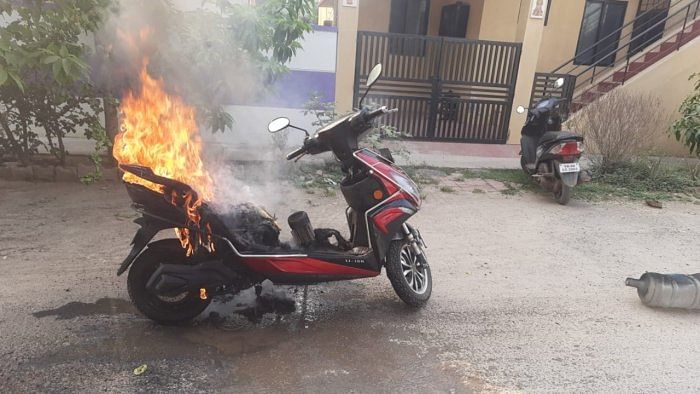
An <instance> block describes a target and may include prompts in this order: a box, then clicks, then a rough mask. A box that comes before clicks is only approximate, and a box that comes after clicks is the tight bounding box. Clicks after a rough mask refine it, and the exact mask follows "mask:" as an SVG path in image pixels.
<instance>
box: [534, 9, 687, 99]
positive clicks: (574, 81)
mask: <svg viewBox="0 0 700 394" xmlns="http://www.w3.org/2000/svg"><path fill="white" fill-rule="evenodd" d="M681 3H685V4H683V5H680V4H681ZM675 7H678V8H677V9H676V10H674V11H673V12H671V10H672V9H673V8H675ZM699 9H700V0H678V1H677V2H675V3H673V4H672V5H670V6H669V13H668V15H667V16H666V17H664V18H663V19H660V20H656V22H655V23H654V24H653V25H651V26H649V23H650V22H653V21H654V20H653V19H652V20H649V21H644V22H643V23H642V24H641V25H639V26H638V27H637V29H636V31H635V29H632V31H630V32H628V33H626V34H625V35H623V36H621V37H620V38H619V39H618V40H613V41H612V42H610V43H608V44H607V45H606V46H605V47H603V48H602V51H601V48H599V45H600V44H601V43H602V42H605V40H607V39H610V38H612V37H615V36H616V35H617V34H619V33H621V32H622V31H623V30H624V29H626V28H628V27H629V26H630V25H632V24H634V23H635V22H637V21H638V20H639V19H640V18H642V17H644V16H646V15H648V14H647V12H650V11H647V12H645V13H642V14H640V15H639V16H637V17H636V18H634V19H633V20H631V21H629V22H627V23H626V24H624V25H623V26H622V27H620V28H619V29H617V30H615V31H614V32H612V33H610V34H608V35H607V36H605V37H603V38H602V39H600V40H598V41H597V42H596V43H595V44H593V45H592V46H590V47H589V48H586V49H584V50H583V51H579V52H578V53H577V54H576V55H575V56H574V57H573V58H571V59H569V60H568V61H567V62H565V63H563V64H562V65H560V66H559V67H557V68H555V69H554V70H553V71H552V72H550V73H537V75H536V77H535V80H534V81H533V89H532V92H533V93H532V96H531V102H530V105H534V103H535V102H536V101H537V100H539V99H541V98H544V97H550V96H551V94H552V92H551V91H550V92H548V94H549V96H547V95H545V96H542V94H547V92H546V89H545V91H544V92H543V91H542V89H541V86H539V89H537V88H538V86H537V85H538V84H539V85H541V84H542V82H543V81H551V80H552V79H556V78H560V77H565V80H566V85H567V88H566V89H562V90H560V92H556V93H561V94H565V96H562V97H560V98H564V99H567V100H568V101H569V105H568V106H567V107H570V106H571V104H573V100H574V94H575V93H579V96H581V95H583V94H585V93H586V91H582V90H584V89H583V87H584V86H585V85H586V84H588V85H595V84H597V83H600V82H604V81H606V80H607V79H609V78H612V77H613V76H614V75H615V73H616V72H618V71H620V70H617V69H616V67H617V66H618V65H619V63H618V60H619V59H618V56H617V54H619V53H621V52H622V51H625V52H624V54H625V67H624V71H623V77H622V82H621V84H624V83H625V82H626V81H627V76H628V73H629V67H630V63H634V60H637V59H639V58H641V57H642V56H645V55H646V54H647V53H649V52H651V51H653V50H655V49H656V48H658V47H660V46H661V44H664V43H665V42H664V38H665V36H666V34H667V33H669V32H673V31H675V30H676V29H678V28H679V27H680V30H679V31H678V32H677V33H676V34H677V37H676V40H677V47H676V50H678V49H680V47H681V46H683V44H684V43H683V36H684V34H685V30H686V29H687V27H688V24H689V23H694V21H695V20H696V19H697V17H698V10H699ZM674 18H678V19H677V20H676V21H674V22H673V23H670V24H667V22H668V21H670V20H672V19H674ZM659 26H664V30H663V32H662V34H661V36H658V35H652V36H651V37H649V38H647V39H646V40H645V41H644V42H641V44H640V42H639V39H638V38H639V37H644V35H645V34H647V33H650V32H652V31H654V29H656V28H657V27H659ZM642 28H644V30H643V31H642V32H639V30H641V29H642ZM628 38H629V39H628ZM624 39H627V40H626V42H624V44H622V45H620V43H621V42H623V40H624ZM655 41H659V45H657V46H654V47H652V48H648V45H650V44H652V43H653V42H655ZM633 44H634V45H636V46H637V48H642V49H641V50H640V51H639V52H637V53H634V54H632V55H630V54H629V53H630V49H631V47H632V45H633ZM615 46H616V47H615ZM594 49H597V50H598V51H600V52H602V55H600V57H599V59H598V60H597V61H596V62H594V63H593V64H590V65H576V64H575V61H576V59H577V58H579V57H580V56H581V55H583V54H586V53H588V52H589V51H592V50H594ZM608 50H609V52H607V51H608ZM611 57H614V59H615V60H613V64H612V65H609V66H607V65H606V66H605V67H606V68H607V69H609V70H611V71H612V72H611V73H610V74H609V75H605V74H604V77H603V79H602V80H598V81H596V75H597V71H598V70H597V69H598V68H600V67H602V66H601V63H604V62H607V61H609V60H608V59H610V58H611ZM633 59H634V60H633ZM569 65H571V66H573V67H571V68H570V69H568V70H567V71H563V69H564V68H565V67H567V66H569ZM589 72H590V76H585V77H584V78H582V76H584V75H585V74H586V73H589ZM574 109H575V108H574Z"/></svg>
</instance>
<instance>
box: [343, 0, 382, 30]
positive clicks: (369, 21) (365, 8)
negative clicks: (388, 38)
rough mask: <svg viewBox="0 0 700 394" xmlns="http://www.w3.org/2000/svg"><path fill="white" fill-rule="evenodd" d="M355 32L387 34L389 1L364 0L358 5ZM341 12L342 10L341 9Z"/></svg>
mask: <svg viewBox="0 0 700 394" xmlns="http://www.w3.org/2000/svg"><path fill="white" fill-rule="evenodd" d="M359 4H360V5H359V10H358V11H359V17H358V21H357V30H363V31H376V32H379V33H388V32H389V17H390V15H391V0H370V1H367V0H364V1H361V2H360V3H359ZM340 11H341V12H342V11H343V9H342V8H341V9H340Z"/></svg>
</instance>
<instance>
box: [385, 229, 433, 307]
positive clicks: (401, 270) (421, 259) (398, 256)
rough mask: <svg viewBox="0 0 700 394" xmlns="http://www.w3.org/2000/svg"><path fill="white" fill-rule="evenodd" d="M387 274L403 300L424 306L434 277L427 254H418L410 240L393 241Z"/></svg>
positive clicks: (387, 262) (387, 258)
mask: <svg viewBox="0 0 700 394" xmlns="http://www.w3.org/2000/svg"><path fill="white" fill-rule="evenodd" d="M386 274H387V276H388V277H389V281H391V286H392V287H393V288H394V291H395V292H396V294H397V295H398V296H399V298H401V300H402V301H403V302H405V303H406V304H408V305H410V306H412V307H419V306H423V305H424V304H425V303H426V302H427V301H428V299H429V298H430V294H431V293H432V290H433V277H432V275H431V273H430V266H429V265H428V264H427V261H426V260H425V255H424V254H422V255H420V256H418V255H416V253H415V251H414V250H413V245H412V244H411V243H410V242H409V241H408V240H405V239H404V240H399V241H392V242H391V245H389V253H387V256H386Z"/></svg>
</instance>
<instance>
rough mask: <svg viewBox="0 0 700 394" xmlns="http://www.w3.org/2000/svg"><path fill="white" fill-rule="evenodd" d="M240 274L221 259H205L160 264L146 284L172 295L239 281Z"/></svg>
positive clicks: (157, 292) (151, 288)
mask: <svg viewBox="0 0 700 394" xmlns="http://www.w3.org/2000/svg"><path fill="white" fill-rule="evenodd" d="M240 280H241V276H240V275H239V274H238V273H237V272H236V271H235V270H234V269H232V268H230V267H228V266H227V265H226V264H225V263H224V262H223V260H211V261H205V262H202V263H200V264H196V265H176V264H161V265H160V267H158V269H156V271H155V272H154V273H153V275H151V278H150V279H149V280H148V283H147V284H146V288H147V289H149V290H150V291H152V292H154V293H156V294H159V295H163V296H174V295H177V294H181V293H183V292H186V291H192V290H195V291H196V290H199V289H201V288H214V287H218V286H224V285H230V284H233V283H236V281H240Z"/></svg>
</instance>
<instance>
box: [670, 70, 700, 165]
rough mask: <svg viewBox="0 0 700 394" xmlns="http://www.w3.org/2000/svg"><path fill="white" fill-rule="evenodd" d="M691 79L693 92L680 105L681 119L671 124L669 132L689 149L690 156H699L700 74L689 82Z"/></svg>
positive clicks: (691, 77)
mask: <svg viewBox="0 0 700 394" xmlns="http://www.w3.org/2000/svg"><path fill="white" fill-rule="evenodd" d="M693 79H695V87H694V91H693V93H691V94H690V96H688V97H687V98H686V99H685V100H684V101H683V103H682V104H681V107H680V109H679V110H678V112H680V113H681V117H680V119H678V120H677V121H676V122H674V123H673V126H672V127H671V132H672V133H673V135H675V137H676V139H677V140H678V141H680V142H682V143H683V144H684V145H685V146H687V147H688V149H690V153H691V154H693V153H695V154H696V155H698V156H700V73H698V74H693V75H691V76H690V78H689V80H690V81H692V80H693Z"/></svg>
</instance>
